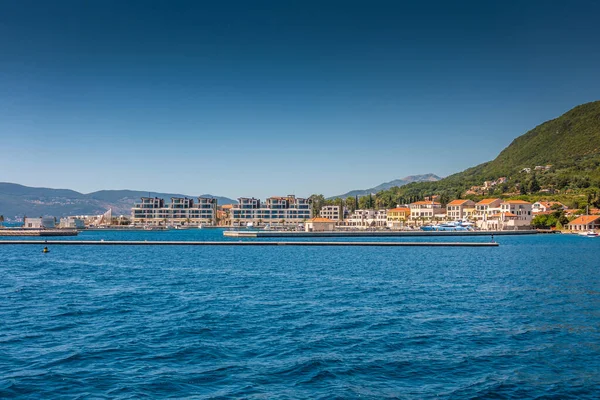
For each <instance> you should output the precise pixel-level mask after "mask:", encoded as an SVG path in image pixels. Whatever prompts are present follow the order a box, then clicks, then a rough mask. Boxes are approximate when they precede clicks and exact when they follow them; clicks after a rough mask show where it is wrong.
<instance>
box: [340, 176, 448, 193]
mask: <svg viewBox="0 0 600 400" xmlns="http://www.w3.org/2000/svg"><path fill="white" fill-rule="evenodd" d="M440 179H442V178H440V177H439V176H437V175H435V174H425V175H410V176H407V177H404V178H402V179H394V180H393V181H390V182H385V183H382V184H381V185H378V186H375V187H372V188H370V189H357V190H351V191H349V192H348V193H344V194H340V195H337V196H332V197H329V199H337V198H344V199H345V198H347V197H354V196H359V197H360V196H367V195H369V194H370V193H373V194H375V193H377V192H380V191H382V190H387V189H390V188H393V187H396V186H397V187H400V186H404V185H408V184H409V183H413V182H436V181H439V180H440Z"/></svg>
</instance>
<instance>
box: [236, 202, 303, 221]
mask: <svg viewBox="0 0 600 400" xmlns="http://www.w3.org/2000/svg"><path fill="white" fill-rule="evenodd" d="M230 218H231V225H233V226H247V225H248V224H250V223H251V224H253V225H263V224H265V225H266V224H271V225H273V224H275V225H289V224H299V223H304V222H306V221H307V220H309V219H311V218H312V209H311V206H310V200H309V199H304V198H300V197H296V196H293V195H289V196H286V197H269V198H268V199H267V200H266V201H265V202H264V203H262V202H261V201H260V200H259V199H255V198H253V197H252V198H248V197H240V198H239V199H238V204H234V205H233V206H232V207H231V211H230Z"/></svg>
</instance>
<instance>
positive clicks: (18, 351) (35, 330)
mask: <svg viewBox="0 0 600 400" xmlns="http://www.w3.org/2000/svg"><path fill="white" fill-rule="evenodd" d="M72 239H73V238H64V239H63V240H72ZM76 239H79V240H101V239H104V240H232V239H223V237H222V231H220V230H199V229H198V230H193V231H191V230H190V231H169V232H152V231H150V232H111V231H89V232H83V233H81V234H80V236H79V237H78V238H76ZM235 240H239V239H235ZM245 240H256V239H245ZM264 240H268V239H264ZM286 240H288V239H286ZM289 240H294V239H289ZM298 240H300V239H298ZM317 240H319V239H317ZM326 240H332V239H326ZM343 240H385V241H389V240H408V241H415V240H436V241H438V240H442V241H444V240H452V241H459V240H464V241H487V240H489V238H479V237H472V238H469V237H466V238H452V239H449V238H431V239H421V238H384V239H343ZM496 240H497V241H498V242H499V243H500V246H499V247H485V248H439V247H381V248H380V247H376V248H373V247H291V246H278V247H234V246H231V247H228V246H226V247H192V246H190V247H171V246H164V247H163V246H157V247H154V246H148V247H143V246H103V247H92V246H50V253H47V254H44V253H42V252H41V250H42V247H43V246H37V245H29V246H23V245H10V246H0V397H1V398H13V397H23V398H44V399H45V398H61V399H79V398H111V399H112V398H123V399H126V398H140V397H151V398H259V399H271V398H290V399H291V398H323V399H330V398H336V397H337V398H374V399H375V398H406V399H413V398H414V399H423V398H433V397H436V398H471V397H484V398H506V397H512V398H532V397H545V396H547V397H548V398H598V396H599V395H600V260H599V254H600V252H599V249H600V239H592V238H584V237H579V236H573V235H535V236H502V237H496Z"/></svg>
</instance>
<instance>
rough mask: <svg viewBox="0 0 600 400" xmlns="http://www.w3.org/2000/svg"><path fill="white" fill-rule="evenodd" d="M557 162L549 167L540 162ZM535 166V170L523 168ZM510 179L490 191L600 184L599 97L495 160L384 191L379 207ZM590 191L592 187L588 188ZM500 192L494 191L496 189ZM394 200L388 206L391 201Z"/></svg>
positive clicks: (527, 136) (560, 190)
mask: <svg viewBox="0 0 600 400" xmlns="http://www.w3.org/2000/svg"><path fill="white" fill-rule="evenodd" d="M545 165H552V167H551V168H550V169H549V170H548V171H535V170H534V169H535V167H536V166H545ZM524 168H531V169H532V171H531V172H530V173H525V172H520V171H522V170H523V169H524ZM500 177H508V181H507V182H506V183H505V184H502V185H499V186H497V187H495V188H494V189H493V190H492V191H490V192H489V193H484V194H486V195H487V194H489V195H502V194H511V193H512V194H514V192H515V191H518V192H519V193H520V194H532V193H538V192H539V191H540V189H546V192H548V191H550V192H552V193H576V192H578V191H582V190H586V189H590V190H596V189H597V188H598V187H600V101H595V102H592V103H587V104H583V105H580V106H577V107H575V108H573V109H572V110H570V111H568V112H566V113H565V114H563V115H562V116H560V117H558V118H556V119H553V120H550V121H547V122H544V123H543V124H541V125H539V126H537V127H535V128H534V129H532V130H530V131H529V132H527V133H525V134H524V135H522V136H519V137H518V138H516V139H515V140H514V141H513V142H512V143H511V144H510V145H509V146H508V147H507V148H506V149H504V150H503V151H502V152H501V153H500V154H499V155H498V157H496V159H494V160H493V161H489V162H486V163H483V164H480V165H477V166H475V167H472V168H469V169H467V170H465V171H463V172H460V173H457V174H454V175H451V176H448V177H447V178H445V179H442V180H440V181H438V182H422V183H412V184H409V185H406V186H403V187H402V188H392V189H389V190H385V191H382V192H379V193H378V195H377V197H378V198H379V199H380V201H379V203H380V205H394V203H405V202H409V201H411V200H414V199H419V198H423V197H425V196H430V195H442V196H444V198H445V199H447V198H449V199H452V198H458V197H461V196H464V194H465V192H466V191H467V190H468V189H469V188H471V187H472V186H478V185H482V184H483V182H484V181H493V180H496V179H497V178H500ZM588 191H589V190H588ZM494 192H495V193H494ZM388 203H389V204H388Z"/></svg>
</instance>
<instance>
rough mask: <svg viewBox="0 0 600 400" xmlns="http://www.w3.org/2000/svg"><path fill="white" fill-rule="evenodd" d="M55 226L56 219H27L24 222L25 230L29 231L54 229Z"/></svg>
mask: <svg viewBox="0 0 600 400" xmlns="http://www.w3.org/2000/svg"><path fill="white" fill-rule="evenodd" d="M55 226H56V221H55V220H54V217H40V218H25V220H24V221H23V228H29V229H52V228H54V227H55Z"/></svg>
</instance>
